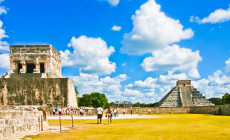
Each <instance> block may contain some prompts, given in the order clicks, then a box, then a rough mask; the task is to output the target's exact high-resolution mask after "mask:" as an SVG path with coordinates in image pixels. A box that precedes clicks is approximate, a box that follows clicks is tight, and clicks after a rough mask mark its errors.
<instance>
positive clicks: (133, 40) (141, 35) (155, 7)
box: [121, 0, 194, 55]
mask: <svg viewBox="0 0 230 140" xmlns="http://www.w3.org/2000/svg"><path fill="white" fill-rule="evenodd" d="M132 20H133V26H134V27H133V29H132V32H130V33H126V34H125V35H124V38H123V41H122V44H123V47H122V48H121V51H122V52H123V53H127V54H138V55H141V54H145V53H151V52H152V51H154V50H157V49H162V48H165V47H167V46H168V45H170V44H172V43H175V42H179V41H181V40H184V39H189V38H191V37H192V36H193V34H194V33H193V31H192V30H191V29H190V28H189V29H183V28H184V27H183V25H182V24H181V23H180V21H179V20H175V19H172V18H170V17H167V16H166V15H165V13H164V12H162V11H161V6H160V5H159V4H157V3H156V2H155V0H149V1H148V2H146V3H145V4H143V5H142V6H141V7H140V9H139V10H137V11H136V12H135V15H133V16H132Z"/></svg>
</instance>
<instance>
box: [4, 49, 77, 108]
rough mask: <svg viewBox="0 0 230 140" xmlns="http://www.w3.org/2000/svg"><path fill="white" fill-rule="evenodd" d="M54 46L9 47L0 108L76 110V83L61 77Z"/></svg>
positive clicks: (57, 55)
mask: <svg viewBox="0 0 230 140" xmlns="http://www.w3.org/2000/svg"><path fill="white" fill-rule="evenodd" d="M61 68H62V66H61V54H60V52H58V51H57V50H56V49H55V48H54V47H53V46H52V45H13V46H10V71H9V72H7V73H6V74H4V75H2V77H1V81H0V105H47V106H48V107H56V106H59V107H77V101H76V94H75V89H74V82H73V81H72V80H71V79H69V78H63V77H62V74H61Z"/></svg>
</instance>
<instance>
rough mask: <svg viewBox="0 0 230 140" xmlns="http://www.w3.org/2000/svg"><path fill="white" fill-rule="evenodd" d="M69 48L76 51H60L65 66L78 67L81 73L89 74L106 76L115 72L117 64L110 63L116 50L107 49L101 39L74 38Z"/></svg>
mask: <svg viewBox="0 0 230 140" xmlns="http://www.w3.org/2000/svg"><path fill="white" fill-rule="evenodd" d="M68 46H69V47H72V48H73V49H74V50H73V52H70V51H69V50H65V51H60V52H61V54H62V65H63V66H69V67H70V66H71V67H74V66H78V67H79V68H80V72H82V73H88V74H98V75H106V74H111V73H112V72H115V69H116V63H114V62H111V61H109V56H110V55H111V54H112V53H113V52H115V50H114V48H113V47H112V46H110V47H107V44H106V42H105V41H104V40H102V39H101V38H89V37H86V36H80V37H79V38H75V37H72V39H71V41H70V43H69V44H68Z"/></svg>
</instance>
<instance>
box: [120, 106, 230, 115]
mask: <svg viewBox="0 0 230 140" xmlns="http://www.w3.org/2000/svg"><path fill="white" fill-rule="evenodd" d="M123 109H124V108H119V114H122V113H123ZM149 109H151V114H186V113H193V114H214V115H230V104H228V105H220V106H197V107H144V108H140V107H133V108H125V112H126V114H130V113H131V110H133V114H148V113H149Z"/></svg>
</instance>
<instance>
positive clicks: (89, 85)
mask: <svg viewBox="0 0 230 140" xmlns="http://www.w3.org/2000/svg"><path fill="white" fill-rule="evenodd" d="M69 77H70V78H71V79H73V80H74V82H75V83H76V86H77V87H78V91H79V93H80V96H81V95H82V94H90V93H91V92H100V93H104V94H105V95H106V97H107V98H108V99H109V101H110V102H111V101H120V100H121V94H122V91H121V88H122V85H121V82H123V81H125V80H127V78H128V77H127V75H125V74H120V75H118V76H116V77H113V78H111V77H109V76H106V77H104V78H99V76H98V75H92V74H84V73H80V75H79V76H69Z"/></svg>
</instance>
